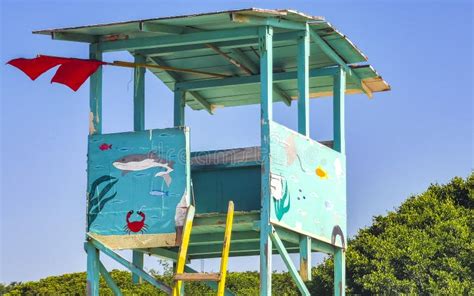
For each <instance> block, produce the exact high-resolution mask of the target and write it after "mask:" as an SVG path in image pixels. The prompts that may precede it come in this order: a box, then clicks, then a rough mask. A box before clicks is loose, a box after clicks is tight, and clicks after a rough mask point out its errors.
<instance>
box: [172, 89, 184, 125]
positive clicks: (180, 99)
mask: <svg viewBox="0 0 474 296" xmlns="http://www.w3.org/2000/svg"><path fill="white" fill-rule="evenodd" d="M184 108H185V97H184V91H180V90H176V91H175V92H174V117H173V122H174V126H176V127H177V126H184V120H185V118H184V115H185V113H184V111H185V110H184Z"/></svg>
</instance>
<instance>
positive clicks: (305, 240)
mask: <svg viewBox="0 0 474 296" xmlns="http://www.w3.org/2000/svg"><path fill="white" fill-rule="evenodd" d="M300 276H301V279H302V280H303V281H305V282H306V281H311V238H310V237H309V236H306V235H300Z"/></svg>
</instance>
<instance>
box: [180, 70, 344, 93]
mask: <svg viewBox="0 0 474 296" xmlns="http://www.w3.org/2000/svg"><path fill="white" fill-rule="evenodd" d="M308 71H309V73H308V75H309V77H310V78H315V77H322V76H332V75H335V74H336V73H337V71H338V67H327V68H320V69H311V70H308ZM273 76H274V77H273V78H274V79H273V81H274V82H284V81H291V80H296V79H297V77H298V72H281V73H273ZM261 79H262V77H261V75H252V76H242V77H231V78H223V79H207V80H196V81H188V82H178V83H176V88H177V89H179V90H203V89H208V88H215V87H221V88H223V87H230V86H236V85H252V84H253V85H257V84H259V83H260V81H261Z"/></svg>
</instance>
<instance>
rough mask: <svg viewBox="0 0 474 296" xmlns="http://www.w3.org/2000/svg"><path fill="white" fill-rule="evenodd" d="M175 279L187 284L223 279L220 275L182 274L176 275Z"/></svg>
mask: <svg viewBox="0 0 474 296" xmlns="http://www.w3.org/2000/svg"><path fill="white" fill-rule="evenodd" d="M173 279H174V280H175V281H187V282H202V281H213V282H218V281H220V279H221V277H220V275H219V274H218V273H203V272H197V273H181V274H176V275H175V276H174V277H173Z"/></svg>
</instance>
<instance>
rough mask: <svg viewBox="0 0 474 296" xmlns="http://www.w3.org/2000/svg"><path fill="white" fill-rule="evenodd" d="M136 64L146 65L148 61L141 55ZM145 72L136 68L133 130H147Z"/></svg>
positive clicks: (136, 59)
mask: <svg viewBox="0 0 474 296" xmlns="http://www.w3.org/2000/svg"><path fill="white" fill-rule="evenodd" d="M135 63H136V64H145V63H146V59H145V57H143V56H141V55H136V56H135ZM145 71H146V69H145V68H144V67H135V68H134V79H133V130H134V131H142V130H144V129H145Z"/></svg>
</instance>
